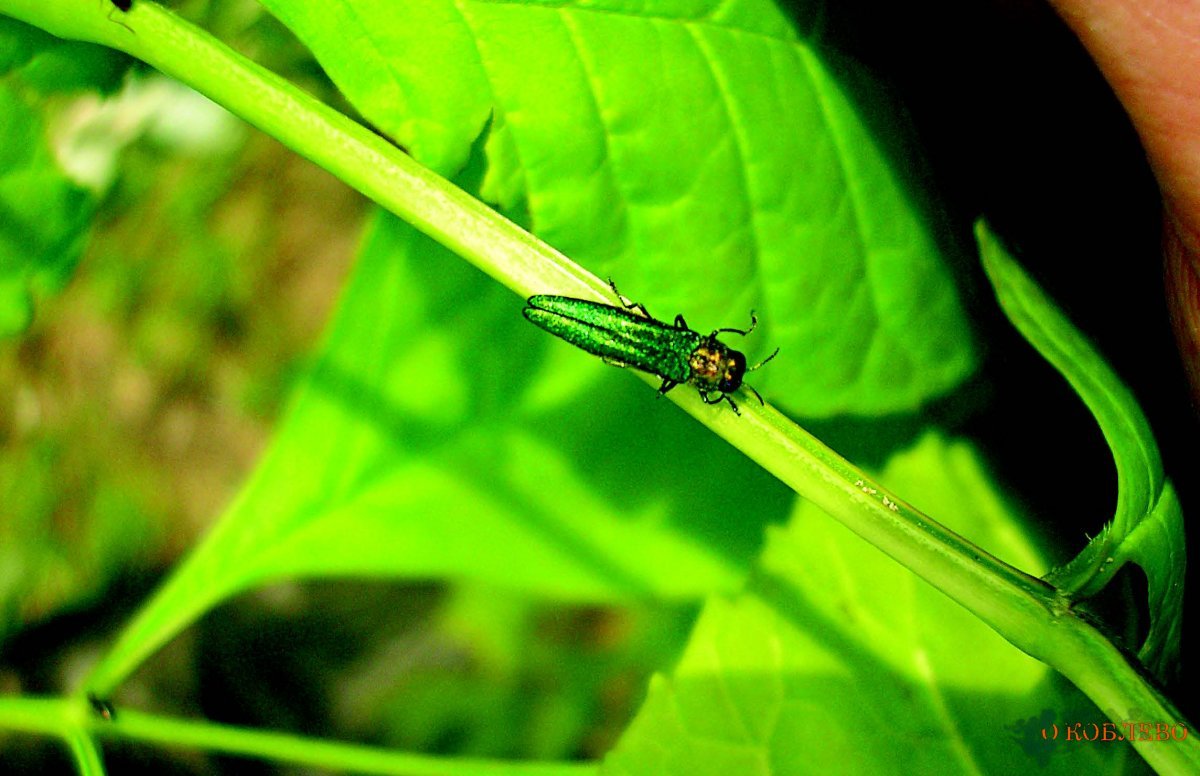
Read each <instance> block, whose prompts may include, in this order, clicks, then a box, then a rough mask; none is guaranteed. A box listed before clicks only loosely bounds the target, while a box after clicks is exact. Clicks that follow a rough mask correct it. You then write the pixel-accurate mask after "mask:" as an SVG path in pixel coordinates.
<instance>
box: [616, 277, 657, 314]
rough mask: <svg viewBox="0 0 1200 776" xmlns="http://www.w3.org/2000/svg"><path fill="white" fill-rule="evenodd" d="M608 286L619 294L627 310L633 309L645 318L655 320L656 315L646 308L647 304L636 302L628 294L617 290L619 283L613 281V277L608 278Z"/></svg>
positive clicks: (622, 304)
mask: <svg viewBox="0 0 1200 776" xmlns="http://www.w3.org/2000/svg"><path fill="white" fill-rule="evenodd" d="M608 287H609V288H611V289H612V290H613V293H614V294H616V295H617V299H618V300H619V301H620V302H621V306H622V307H624V308H625V309H626V310H633V311H634V312H635V313H637V314H638V315H640V316H642V317H643V318H649V319H650V320H654V316H653V315H651V314H650V311H649V310H647V309H646V305H644V304H642V303H641V302H635V301H633V300H632V299H630V298H629V297H627V296H622V295H621V292H620V291H618V290H617V284H616V283H615V282H614V281H613V279H612V278H609V279H608ZM626 303H628V304H626Z"/></svg>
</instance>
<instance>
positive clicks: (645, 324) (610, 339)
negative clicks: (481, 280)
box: [522, 280, 779, 415]
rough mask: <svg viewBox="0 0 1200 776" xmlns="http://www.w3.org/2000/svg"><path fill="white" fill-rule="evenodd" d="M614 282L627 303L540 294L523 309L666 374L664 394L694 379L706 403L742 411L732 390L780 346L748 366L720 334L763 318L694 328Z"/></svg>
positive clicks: (602, 351) (604, 353)
mask: <svg viewBox="0 0 1200 776" xmlns="http://www.w3.org/2000/svg"><path fill="white" fill-rule="evenodd" d="M608 284H609V285H610V286H612V290H613V293H615V294H616V295H617V298H618V299H620V300H621V305H622V306H621V307H617V306H614V305H609V304H603V303H601V302H592V301H589V300H587V299H573V298H571V297H568V296H547V295H539V296H531V297H529V299H528V301H527V306H526V307H525V309H524V310H523V311H522V312H523V313H524V314H525V317H526V318H528V319H529V320H530V321H532V322H533V323H535V324H537V325H538V326H540V327H541V328H543V329H545V330H546V331H548V332H550V333H551V334H553V335H554V336H556V337H559V338H561V339H564V340H566V341H567V342H570V343H571V344H572V345H574V346H576V347H578V348H582V349H583V350H586V351H587V352H588V353H591V354H593V355H597V356H600V357H601V358H603V359H604V360H605V361H606V362H608V363H610V364H613V365H615V366H631V367H633V368H635V369H640V370H642V371H643V372H649V373H650V374H653V375H657V376H658V377H661V378H662V385H660V386H659V387H658V392H659V393H660V394H664V393H666V392H667V391H669V390H671V389H672V388H674V387H675V386H676V385H679V384H680V383H690V384H691V385H693V386H695V387H696V390H697V391H699V393H700V398H701V399H703V400H704V401H705V402H706V403H708V404H719V403H721V402H722V401H726V402H729V406H730V407H732V408H733V411H734V412H735V413H736V414H738V415H740V414H741V412H740V411H739V410H738V406H737V403H736V402H734V400H733V398H732V397H731V396H730V394H732V393H733V392H734V391H736V390H737V389H738V388H741V387H742V385H743V383H742V378H743V377H745V375H746V373H747V372H753V371H754V370H755V369H758V368H759V367H761V366H762V365H763V364H765V363H767V362H768V361H770V360H771V359H773V358H775V356H776V355H777V354H778V353H779V349H778V348H776V349H775V352H774V353H772V354H771V355H769V356H767V357H766V358H764V359H763V360H762V361H760V362H758V363H757V364H755V365H754V366H752V367H747V366H746V357H745V356H744V355H742V353H741V352H740V351H737V350H734V349H733V348H730V347H729V346H727V345H725V344H724V343H722V342H721V341H720V340H718V339H717V335H718V334H725V333H728V334H740V335H742V336H746V335H747V334H749V333H750V332H752V331H754V328H755V327H756V326H757V325H758V318H757V317H756V316H755V315H754V313H753V312H751V313H750V328H749V329H717V330H715V331H713V332H712V333H711V334H708V335H704V334H701V333H700V332H698V331H694V330H693V329H692V328H691V327H689V326H688V325H687V321H685V320H684V319H683V316H682V315H676V316H675V321H674V322H673V323H666V322H665V321H660V320H658V319H657V318H655V317H654V316H652V315H650V313H649V311H647V310H646V307H645V306H644V305H641V304H638V303H635V302H629V303H627V300H626V299H625V297H623V296H621V293H620V292H619V291H617V287H616V285H614V284H613V282H612V281H611V280H609V281H608ZM745 387H746V388H747V389H748V390H749V391H750V392H751V393H753V394H754V395H755V396H756V397H757V398H758V401H759V403H760V404H761V403H762V397H761V396H759V394H758V391H756V390H754V388H752V387H751V386H750V385H746V386H745ZM714 396H715V397H716V398H713V397H714Z"/></svg>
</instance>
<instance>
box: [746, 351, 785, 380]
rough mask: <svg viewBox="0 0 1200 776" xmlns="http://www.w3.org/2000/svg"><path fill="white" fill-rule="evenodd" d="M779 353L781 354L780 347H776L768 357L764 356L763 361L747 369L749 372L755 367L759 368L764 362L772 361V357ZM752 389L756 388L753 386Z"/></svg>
mask: <svg viewBox="0 0 1200 776" xmlns="http://www.w3.org/2000/svg"><path fill="white" fill-rule="evenodd" d="M778 355H779V348H775V352H774V353H772V354H771V355H769V356H767V357H766V358H764V359H763V360H762V361H759V362H758V363H757V364H755V365H754V366H752V367H750V368H749V369H747V370H746V371H747V372H753V371H754V370H755V369H758V368H759V367H760V366H762V365H763V364H765V363H767V362H768V361H770V360H771V359H773V358H775V356H778ZM750 390H754V389H753V388H751V389H750Z"/></svg>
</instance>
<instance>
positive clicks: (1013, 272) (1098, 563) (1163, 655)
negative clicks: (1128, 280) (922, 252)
mask: <svg viewBox="0 0 1200 776" xmlns="http://www.w3.org/2000/svg"><path fill="white" fill-rule="evenodd" d="M976 232H977V236H978V238H979V245H980V251H981V253H982V256H983V262H984V268H985V269H986V270H987V273H988V276H989V277H990V278H991V280H992V284H993V285H994V286H995V289H996V296H997V298H998V299H999V300H1000V304H1001V306H1002V307H1003V308H1004V312H1005V313H1006V314H1007V315H1008V318H1009V320H1011V321H1012V323H1013V325H1014V326H1016V327H1017V329H1018V330H1019V331H1020V332H1021V334H1022V335H1023V336H1024V337H1025V338H1026V339H1027V340H1029V342H1030V344H1031V345H1033V346H1034V347H1035V348H1037V350H1038V352H1039V353H1041V354H1042V356H1044V357H1045V359H1046V360H1047V361H1049V362H1050V363H1051V364H1052V365H1053V366H1054V368H1055V369H1057V370H1058V371H1059V372H1061V373H1062V375H1063V377H1065V378H1066V379H1067V381H1068V382H1069V383H1070V384H1071V387H1072V388H1074V389H1075V392H1076V393H1078V394H1079V397H1080V398H1081V399H1082V400H1083V402H1084V404H1086V405H1087V407H1088V409H1089V410H1091V411H1092V414H1093V415H1095V417H1096V422H1097V423H1098V424H1099V425H1100V430H1101V431H1102V432H1103V433H1104V438H1105V439H1106V440H1107V441H1108V445H1109V448H1110V449H1111V450H1112V454H1113V461H1114V462H1115V464H1116V468H1117V508H1116V514H1115V515H1114V516H1113V519H1112V522H1110V523H1108V524H1106V525H1105V526H1104V529H1103V530H1102V531H1100V532H1099V533H1098V535H1097V536H1096V538H1094V539H1092V540H1091V541H1090V542H1089V543H1088V545H1087V547H1085V548H1084V550H1083V551H1082V552H1081V553H1080V554H1079V555H1078V556H1077V557H1075V558H1074V559H1073V560H1072V561H1071V562H1070V563H1068V564H1067V565H1065V566H1063V567H1062V568H1059V569H1056V570H1054V571H1053V572H1052V573H1051V574H1050V575H1048V576H1047V581H1049V582H1052V583H1053V584H1054V585H1055V586H1057V587H1059V588H1061V589H1063V590H1064V591H1065V592H1066V593H1068V594H1070V595H1072V596H1073V597H1087V596H1091V595H1094V594H1095V593H1097V592H1099V590H1100V589H1101V588H1103V587H1104V586H1105V585H1106V584H1108V583H1109V581H1111V580H1112V578H1113V576H1114V575H1115V574H1116V573H1117V572H1118V571H1120V570H1121V567H1122V566H1124V565H1125V564H1126V563H1127V562H1129V561H1132V562H1134V563H1136V564H1137V565H1138V566H1140V567H1141V568H1142V570H1143V571H1145V573H1146V577H1147V579H1148V581H1149V606H1150V631H1149V633H1148V635H1147V637H1146V641H1145V643H1144V644H1143V645H1142V646H1141V649H1140V651H1139V657H1140V658H1141V659H1142V661H1143V662H1144V663H1145V664H1146V665H1148V666H1150V667H1151V668H1152V669H1154V670H1155V672H1156V673H1158V674H1159V675H1160V676H1161V675H1162V674H1163V672H1164V671H1166V670H1168V669H1169V668H1171V667H1173V666H1175V664H1176V660H1177V658H1178V655H1179V646H1180V635H1181V634H1180V630H1181V627H1182V616H1183V582H1184V574H1185V571H1186V562H1187V557H1186V553H1185V547H1186V539H1185V536H1184V532H1183V514H1182V511H1181V510H1180V506H1179V500H1178V498H1177V497H1176V495H1175V489H1174V487H1173V486H1172V485H1171V483H1170V481H1169V480H1167V479H1165V477H1164V475H1163V468H1162V459H1161V458H1160V456H1159V452H1158V445H1157V444H1156V443H1155V441H1154V436H1153V434H1152V433H1151V431H1150V424H1149V423H1148V422H1147V421H1146V416H1145V415H1143V414H1142V410H1141V407H1139V406H1138V404H1137V400H1136V399H1134V397H1133V394H1132V393H1130V391H1129V389H1128V388H1126V387H1125V385H1124V384H1123V383H1122V382H1121V380H1120V379H1119V378H1118V377H1117V376H1116V374H1114V373H1113V371H1112V369H1111V368H1110V367H1109V366H1108V364H1107V363H1105V361H1104V359H1103V358H1102V357H1101V356H1100V354H1099V353H1097V352H1096V349H1095V347H1094V346H1093V345H1092V344H1091V343H1090V342H1088V340H1087V338H1086V337H1084V336H1083V334H1081V333H1080V332H1079V330H1078V329H1076V328H1075V327H1074V326H1073V325H1071V322H1070V321H1069V320H1067V318H1066V317H1065V316H1064V315H1063V314H1062V313H1061V312H1059V310H1058V308H1057V307H1056V306H1055V304H1054V302H1053V301H1052V300H1051V299H1050V298H1049V297H1047V296H1046V295H1045V294H1044V293H1043V292H1042V290H1041V289H1040V288H1038V286H1037V284H1036V283H1034V282H1033V280H1032V279H1031V278H1030V277H1029V276H1028V275H1026V274H1025V272H1024V271H1023V270H1022V269H1021V266H1020V265H1019V264H1017V262H1016V261H1014V260H1013V258H1012V257H1011V256H1009V255H1008V253H1007V252H1006V251H1005V250H1004V248H1003V246H1002V245H1001V244H1000V243H999V241H998V240H996V238H995V237H994V236H993V235H992V234H991V233H990V232H989V231H988V230H987V228H986V227H985V226H984V225H983V224H980V225H979V227H978V228H977V229H976Z"/></svg>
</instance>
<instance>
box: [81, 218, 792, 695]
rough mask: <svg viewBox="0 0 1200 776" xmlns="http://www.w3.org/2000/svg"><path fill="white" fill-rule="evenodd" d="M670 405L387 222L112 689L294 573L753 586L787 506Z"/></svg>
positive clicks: (758, 474) (609, 596)
mask: <svg viewBox="0 0 1200 776" xmlns="http://www.w3.org/2000/svg"><path fill="white" fill-rule="evenodd" d="M539 348H543V349H545V348H549V349H551V350H552V351H553V353H554V355H553V356H552V357H551V358H550V359H549V360H546V359H542V358H540V357H539V356H538V351H539ZM556 359H561V360H562V361H563V362H564V363H570V362H572V361H574V362H577V363H582V364H583V365H584V366H585V367H589V368H590V369H585V370H577V369H570V370H560V369H557V368H555V364H556V363H557V361H556ZM539 363H540V364H541V365H542V366H543V367H548V368H543V369H538V368H537V367H538V365H539ZM580 374H582V375H583V376H584V378H585V380H586V382H587V385H586V387H584V388H582V390H583V391H584V393H583V395H582V397H579V398H575V399H570V400H567V399H565V398H564V396H566V395H567V394H574V393H577V392H578V389H580V383H579V382H578V378H579V375H580ZM605 377H607V378H608V379H607V380H605V379H603V378H605ZM531 378H532V381H531ZM598 378H599V380H598ZM622 387H624V388H625V391H624V392H623V393H622V391H621V390H620V388H622ZM673 409H674V408H673V407H672V405H671V404H670V403H668V402H656V401H655V400H654V398H653V394H652V393H651V392H649V391H647V390H645V387H644V386H643V385H642V384H641V383H639V382H638V381H636V380H632V379H630V378H629V376H628V375H625V374H623V373H621V372H620V371H618V370H614V369H612V368H610V367H606V366H604V365H603V364H601V363H600V362H599V361H598V360H595V359H591V358H590V357H588V356H586V355H584V354H581V353H579V352H578V351H575V350H574V349H572V348H570V347H569V346H566V345H565V344H563V343H560V342H558V341H557V340H553V339H552V338H549V337H546V336H545V335H544V334H543V333H542V332H540V331H538V330H537V329H536V328H534V327H532V326H530V325H529V324H527V323H526V322H525V320H524V318H523V317H522V316H521V315H520V303H519V302H518V301H517V300H516V299H514V298H513V297H512V295H511V294H508V293H506V292H504V291H503V290H502V289H500V288H498V287H497V286H495V285H494V284H493V283H491V282H490V281H488V280H487V279H486V278H484V277H483V276H482V275H480V274H479V273H477V272H475V271H474V270H473V269H471V268H469V267H466V266H465V265H463V264H462V263H461V262H459V261H457V260H456V259H455V258H454V257H452V256H451V255H449V254H448V253H447V252H446V251H445V250H444V249H442V248H441V247H439V246H437V245H436V244H435V243H433V242H431V241H429V240H428V239H426V238H424V237H422V236H421V235H419V234H417V233H416V232H415V231H413V230H412V229H411V228H410V227H408V226H407V225H405V224H403V223H402V222H400V221H398V220H395V219H393V218H390V217H387V218H381V219H380V221H379V222H378V223H377V225H376V226H375V228H374V229H373V230H372V233H371V235H370V237H369V239H368V241H367V243H366V246H365V248H364V250H363V252H362V254H361V256H360V257H359V261H358V266H357V268H356V271H355V274H354V277H353V279H352V281H351V284H350V287H349V288H348V289H347V291H346V294H345V296H344V298H343V300H342V304H341V310H340V313H339V315H338V318H337V320H336V322H335V323H334V325H333V327H332V330H331V332H330V335H329V340H328V342H327V344H326V345H325V348H324V352H323V353H322V355H321V357H320V358H319V360H318V361H317V363H316V364H315V365H314V367H313V368H312V369H311V371H310V373H309V376H308V377H307V379H306V381H305V383H304V385H303V386H302V387H301V389H300V391H299V394H298V396H297V398H296V399H295V401H294V402H293V405H292V407H291V408H290V410H289V411H288V413H287V416H286V417H285V419H284V420H283V421H282V422H281V424H280V427H279V430H278V433H277V435H276V438H275V440H274V441H273V443H272V446H271V449H270V450H269V451H268V452H267V454H266V455H265V457H264V459H263V461H262V463H261V464H260V466H259V468H258V470H257V471H256V473H255V475H254V477H253V479H252V480H251V481H250V483H249V484H248V485H247V486H246V488H245V489H244V490H243V492H242V493H241V495H240V496H239V497H238V499H237V500H236V502H235V503H234V504H233V505H232V506H231V508H230V509H229V511H228V513H227V514H226V515H225V516H224V517H223V518H222V520H221V522H220V524H219V525H218V527H217V528H216V529H215V530H214V532H213V534H212V535H211V536H210V537H208V539H207V540H206V541H205V543H204V544H203V545H202V546H201V547H200V548H198V549H197V551H196V552H195V553H194V554H193V555H192V556H191V557H190V558H189V559H188V560H187V561H186V562H185V563H184V564H183V565H182V567H181V568H180V569H179V570H178V572H177V573H176V575H175V576H174V577H173V578H172V579H171V580H170V582H169V583H168V584H167V585H166V586H165V588H164V589H163V590H162V591H160V594H159V595H158V596H157V597H156V598H155V599H153V600H152V601H151V602H150V603H149V604H148V605H147V607H146V609H145V610H144V611H143V612H142V614H141V615H140V616H139V618H138V619H137V620H136V622H135V623H134V624H133V625H132V626H131V628H130V629H129V630H128V631H127V632H126V633H124V634H123V636H122V638H121V640H120V642H119V644H118V645H117V646H116V647H115V649H114V651H113V653H112V654H111V655H110V656H109V657H108V658H107V659H106V662H105V664H104V665H103V666H102V667H101V669H100V675H101V677H103V678H102V679H100V680H98V681H99V682H102V683H107V682H108V681H109V680H110V679H111V678H112V676H114V675H119V674H122V673H124V672H126V671H128V670H130V669H131V668H132V667H133V666H134V665H135V664H136V663H137V662H138V661H139V660H140V659H141V658H142V657H144V656H145V655H146V654H148V653H149V652H150V651H152V650H153V649H154V648H156V647H157V646H158V645H160V644H161V643H162V642H163V641H165V640H166V639H168V638H170V637H171V636H173V635H174V634H175V633H177V632H178V630H179V629H180V628H182V627H184V626H185V625H186V624H187V623H188V622H190V621H191V620H193V619H194V618H195V617H196V616H198V615H199V614H200V613H202V612H203V611H204V610H205V609H206V608H208V607H211V606H212V605H214V604H215V603H217V602H218V601H220V600H222V599H223V598H225V597H227V596H230V595H232V594H234V593H237V592H239V591H241V590H244V589H246V588H248V587H250V586H253V585H256V584H261V583H264V582H267V581H271V580H277V579H281V578H289V577H297V576H318V575H339V576H347V575H355V576H365V575H376V576H393V577H408V578H421V579H424V578H439V579H470V580H476V581H482V582H485V583H490V584H495V585H503V586H505V587H508V588H510V589H516V590H521V591H524V592H527V593H533V594H535V595H537V596H540V597H544V598H549V599H559V600H573V601H615V600H634V599H679V600H688V599H698V598H701V597H703V596H704V595H706V594H708V593H709V592H711V591H713V590H733V589H736V587H737V585H739V584H740V582H741V580H742V578H743V576H744V572H745V569H746V568H748V566H749V564H750V562H751V560H752V559H753V557H754V556H755V554H756V553H757V547H758V541H759V537H760V535H761V530H762V524H763V522H764V521H765V520H767V519H770V518H772V517H778V516H780V514H781V513H782V511H783V510H784V509H786V504H787V493H786V491H785V490H784V488H783V487H782V486H781V485H779V484H778V483H777V482H775V481H774V480H772V479H770V478H769V477H768V476H767V475H766V474H765V473H764V472H762V471H761V470H760V469H758V468H757V467H755V466H754V465H753V464H751V463H749V462H748V461H746V460H745V459H744V458H742V457H741V456H739V455H737V453H736V452H735V451H733V450H732V449H729V448H728V447H726V446H725V445H723V444H722V443H721V442H720V441H719V440H717V439H715V438H713V437H712V436H711V435H710V434H707V433H705V432H704V431H703V429H701V428H700V427H698V426H696V425H695V424H692V423H690V422H688V420H687V419H686V418H685V417H683V416H682V414H681V413H678V412H675V411H673ZM631 410H632V411H631ZM655 439H658V440H662V441H661V442H660V444H659V445H658V446H656V445H655V444H653V440H655ZM630 440H633V441H630ZM697 483H702V484H703V487H696V484H697ZM746 492H750V493H754V494H756V497H755V498H753V499H747V498H746V496H745V495H744V494H745V493H746ZM100 689H101V692H102V694H103V693H104V692H106V691H107V689H108V688H107V686H106V685H104V684H102V685H101V687H100Z"/></svg>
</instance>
